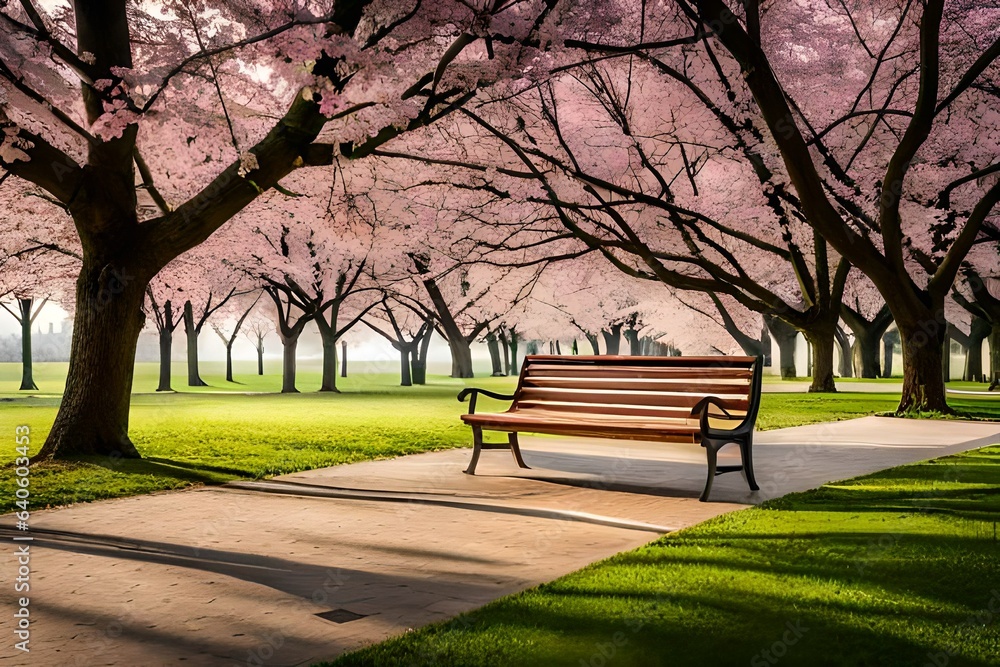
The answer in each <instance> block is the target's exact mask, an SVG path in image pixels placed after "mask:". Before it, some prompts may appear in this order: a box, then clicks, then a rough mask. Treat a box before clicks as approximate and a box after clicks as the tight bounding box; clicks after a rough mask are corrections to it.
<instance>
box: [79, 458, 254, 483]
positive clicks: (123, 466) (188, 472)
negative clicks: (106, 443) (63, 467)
mask: <svg viewBox="0 0 1000 667" xmlns="http://www.w3.org/2000/svg"><path fill="white" fill-rule="evenodd" d="M70 460H71V461H76V462H79V463H89V464H91V465H96V466H100V467H102V468H105V469H107V470H110V471H112V472H117V473H122V474H129V475H153V476H156V477H169V478H172V479H176V480H179V481H186V482H201V483H204V484H222V483H224V482H228V481H231V480H232V479H253V478H254V475H253V474H252V473H250V472H249V471H246V470H240V469H238V468H229V467H225V466H213V465H208V464H205V463H191V462H188V461H175V460H173V459H165V458H157V457H149V458H144V459H121V458H109V457H107V456H81V457H76V458H73V459H70Z"/></svg>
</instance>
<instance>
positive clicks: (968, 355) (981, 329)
mask: <svg viewBox="0 0 1000 667" xmlns="http://www.w3.org/2000/svg"><path fill="white" fill-rule="evenodd" d="M991 330H992V327H991V326H990V323H989V322H987V321H986V320H984V319H983V318H981V317H976V318H973V320H972V327H971V329H970V331H969V343H968V345H966V347H965V371H964V372H963V373H962V379H963V380H965V381H966V382H979V381H981V380H982V377H983V341H984V340H986V337H987V336H989V335H990V331H991Z"/></svg>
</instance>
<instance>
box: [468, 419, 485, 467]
mask: <svg viewBox="0 0 1000 667" xmlns="http://www.w3.org/2000/svg"><path fill="white" fill-rule="evenodd" d="M482 451H483V429H481V428H479V427H478V426H473V427H472V460H471V461H469V467H468V468H466V469H465V474H466V475H475V474H476V465H477V464H478V463H479V455H480V454H481V453H482Z"/></svg>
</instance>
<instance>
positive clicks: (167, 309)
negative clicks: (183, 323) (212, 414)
mask: <svg viewBox="0 0 1000 667" xmlns="http://www.w3.org/2000/svg"><path fill="white" fill-rule="evenodd" d="M163 322H164V324H165V326H164V327H163V328H162V329H160V382H159V384H158V385H156V391H173V388H172V387H171V386H170V362H171V358H172V356H173V346H174V307H173V305H172V304H171V303H170V301H166V302H165V303H164V304H163Z"/></svg>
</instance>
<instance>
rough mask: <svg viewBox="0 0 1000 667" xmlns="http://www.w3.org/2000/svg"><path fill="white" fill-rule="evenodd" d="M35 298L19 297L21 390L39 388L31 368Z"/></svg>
mask: <svg viewBox="0 0 1000 667" xmlns="http://www.w3.org/2000/svg"><path fill="white" fill-rule="evenodd" d="M33 303H34V299H18V300H17V305H18V308H19V309H20V312H21V387H20V391H31V390H36V389H38V387H37V386H35V379H34V375H33V372H32V368H31V324H32V322H31V306H32V304H33Z"/></svg>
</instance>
